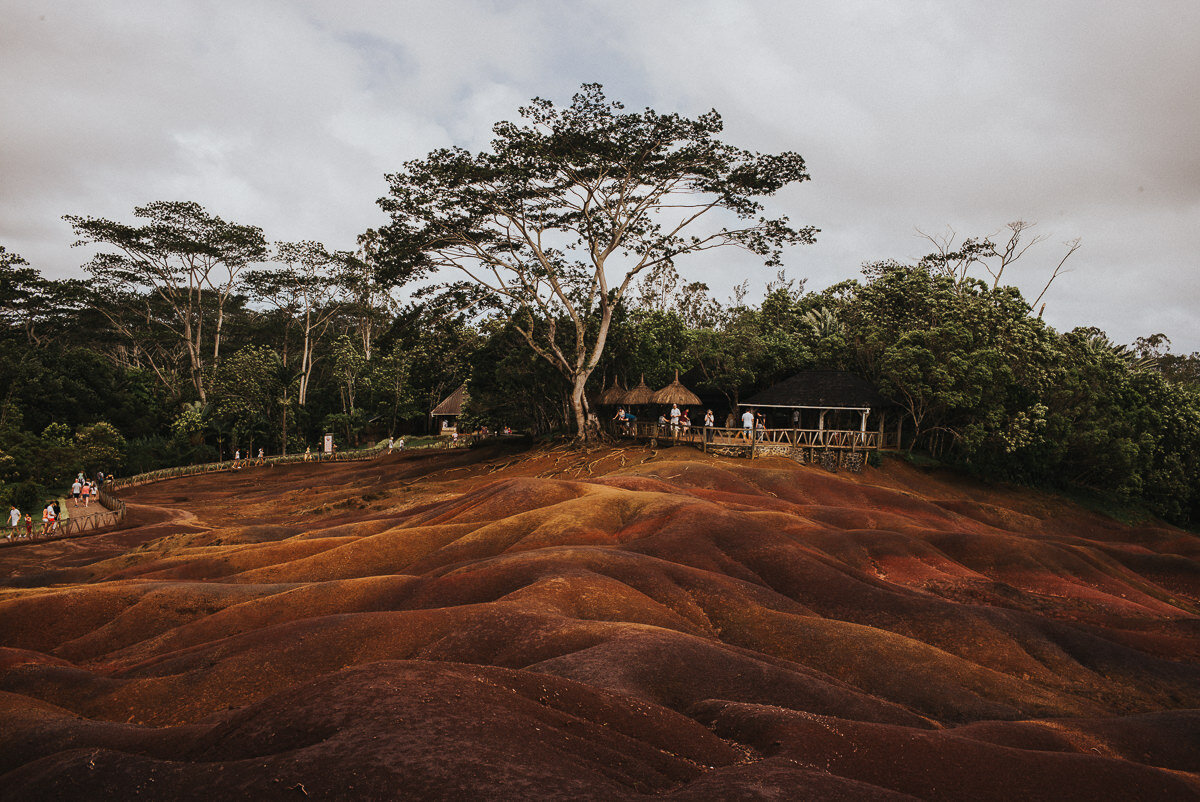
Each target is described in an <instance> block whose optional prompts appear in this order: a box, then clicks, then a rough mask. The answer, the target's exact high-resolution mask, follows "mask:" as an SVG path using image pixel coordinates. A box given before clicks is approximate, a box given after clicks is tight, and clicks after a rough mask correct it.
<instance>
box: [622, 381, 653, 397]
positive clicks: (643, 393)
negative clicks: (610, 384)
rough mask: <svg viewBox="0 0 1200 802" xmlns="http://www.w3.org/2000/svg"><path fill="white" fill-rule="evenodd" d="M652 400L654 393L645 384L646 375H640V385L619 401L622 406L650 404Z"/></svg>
mask: <svg viewBox="0 0 1200 802" xmlns="http://www.w3.org/2000/svg"><path fill="white" fill-rule="evenodd" d="M653 398H654V391H653V390H651V389H650V387H649V386H647V384H646V375H645V374H642V383H641V384H639V385H638V386H637V387H634V388H633V389H632V390H630V391H629V392H627V393H625V397H624V398H622V399H621V403H623V404H650V403H653V402H652V400H651V399H653Z"/></svg>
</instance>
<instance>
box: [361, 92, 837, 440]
mask: <svg viewBox="0 0 1200 802" xmlns="http://www.w3.org/2000/svg"><path fill="white" fill-rule="evenodd" d="M520 116H521V118H522V122H516V123H514V122H500V123H497V124H496V125H495V126H494V128H493V131H494V133H495V135H496V136H495V139H494V140H493V141H492V147H491V150H489V151H484V152H480V153H470V152H468V151H466V150H464V149H462V148H443V149H439V150H436V151H433V152H432V153H430V154H429V155H428V156H427V157H425V158H424V159H416V160H413V161H410V162H408V163H406V164H405V166H404V169H403V170H401V171H400V172H397V173H394V174H392V175H389V176H388V182H389V186H390V191H389V194H388V195H387V196H385V197H384V198H382V199H380V201H379V203H380V205H381V206H382V208H383V209H384V210H385V211H387V212H388V213H389V214H390V215H391V222H390V223H389V224H388V225H387V226H386V227H384V228H383V229H382V230H381V231H380V232H379V233H380V251H379V254H378V256H379V259H380V262H379V266H378V272H379V276H380V277H381V278H382V279H383V280H386V281H407V280H412V279H416V278H423V277H426V276H428V275H429V274H430V273H432V272H434V271H438V270H441V269H444V268H451V269H454V270H456V271H459V275H460V276H461V278H460V280H459V281H458V282H457V284H456V286H457V288H458V289H460V290H462V291H464V292H465V293H466V295H467V296H468V297H472V298H474V299H475V300H476V301H477V302H481V303H483V304H485V305H487V306H488V307H489V308H491V309H494V310H499V311H501V312H503V313H504V315H505V316H506V317H507V318H508V319H509V320H510V321H511V322H512V326H513V330H514V331H515V332H516V333H517V334H519V335H520V336H521V337H522V338H523V340H524V341H525V343H526V344H527V345H528V346H529V347H530V348H531V349H532V350H533V351H534V353H536V354H537V355H538V356H540V357H541V358H543V359H545V360H546V361H547V362H549V363H550V364H551V365H553V366H554V367H555V368H556V369H557V370H558V371H559V372H560V373H561V374H562V375H563V377H564V378H565V379H566V380H567V382H568V383H569V385H570V386H571V404H572V409H573V411H574V417H575V428H576V431H577V433H578V435H579V436H580V437H584V436H586V427H585V410H586V400H585V397H584V387H585V385H586V383H587V380H588V378H589V377H590V376H591V374H592V372H593V371H594V370H595V369H596V366H597V365H598V364H599V362H600V359H601V357H602V355H603V352H604V347H605V343H606V341H607V337H608V332H609V327H610V325H611V321H612V315H613V310H614V309H615V308H616V306H617V305H618V304H620V302H621V301H622V299H623V298H625V296H626V294H627V293H628V291H629V290H630V287H631V285H632V284H633V282H634V281H635V279H636V278H637V277H638V276H639V275H640V274H642V273H643V272H645V271H649V270H653V269H655V268H657V267H660V266H664V265H675V264H676V263H677V261H678V260H679V259H680V258H681V257H684V256H687V255H689V254H694V253H697V252H700V251H704V250H708V249H712V248H717V247H722V246H729V245H732V246H736V247H739V248H743V249H745V250H748V251H750V252H751V253H754V254H757V255H758V256H760V257H762V258H763V259H764V261H765V262H766V263H767V264H778V263H779V261H780V258H781V251H782V248H783V247H784V246H786V245H792V244H797V243H806V242H812V241H813V238H814V235H815V233H816V230H815V229H813V228H811V227H806V228H793V227H792V226H791V225H790V223H789V222H788V220H787V219H786V218H785V217H775V218H772V217H768V216H766V215H765V214H764V207H763V205H762V203H761V201H760V198H763V197H766V196H769V195H772V194H774V193H775V192H777V191H778V190H780V189H782V188H783V187H785V186H787V185H788V184H791V183H796V182H801V181H805V180H808V178H809V176H808V173H807V172H806V170H805V165H804V160H803V159H802V158H801V157H800V156H799V155H798V154H796V153H791V152H785V153H780V154H774V155H771V154H759V153H754V152H751V151H748V150H744V149H741V148H737V147H733V146H731V145H728V144H725V143H723V142H721V141H720V140H719V139H717V136H718V135H719V134H720V133H721V131H722V128H723V124H722V121H721V117H720V115H719V114H717V112H716V111H710V112H708V113H706V114H702V115H700V116H699V117H696V118H694V119H692V118H687V117H684V116H682V115H679V114H660V113H658V112H656V111H654V110H652V109H645V110H643V111H641V112H625V111H623V106H622V104H621V103H619V102H615V101H610V100H608V99H607V98H606V97H605V95H604V92H603V90H602V88H601V87H600V85H599V84H585V85H584V86H583V87H582V89H581V90H580V92H579V93H577V94H576V95H575V96H574V98H573V100H572V103H571V105H570V106H567V107H565V108H559V107H557V106H555V105H554V104H553V103H551V102H550V101H548V100H543V99H540V98H535V99H534V100H533V101H532V102H531V104H530V105H529V106H526V107H523V108H522V109H520Z"/></svg>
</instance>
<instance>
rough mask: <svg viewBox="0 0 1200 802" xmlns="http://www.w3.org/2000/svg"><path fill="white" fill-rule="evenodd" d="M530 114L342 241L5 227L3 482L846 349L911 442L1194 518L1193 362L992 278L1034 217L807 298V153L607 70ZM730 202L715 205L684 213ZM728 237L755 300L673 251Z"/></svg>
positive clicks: (40, 491)
mask: <svg viewBox="0 0 1200 802" xmlns="http://www.w3.org/2000/svg"><path fill="white" fill-rule="evenodd" d="M521 115H522V117H523V118H524V119H525V121H526V122H525V124H524V125H518V124H513V123H499V124H497V126H496V128H495V130H496V133H497V139H496V140H495V141H494V142H493V147H492V150H491V151H487V152H484V153H481V154H475V155H472V154H468V153H466V152H465V151H462V150H459V149H448V150H442V151H435V152H434V153H431V154H430V156H429V157H428V158H427V159H424V160H415V161H413V162H410V163H408V164H407V165H406V166H405V168H404V170H402V171H401V172H399V173H397V174H395V175H392V176H388V178H389V182H390V185H391V191H390V194H389V196H388V197H387V198H384V199H382V200H381V201H380V204H381V206H382V207H383V208H384V210H385V211H387V212H388V214H389V215H390V216H391V222H390V223H389V224H388V225H386V226H384V227H383V228H381V229H380V230H378V231H375V230H371V231H367V232H366V233H364V234H363V235H361V236H360V237H359V239H358V242H357V244H356V248H355V249H354V250H353V251H349V250H347V251H335V250H328V249H327V248H326V247H325V246H324V245H322V244H321V243H317V242H279V243H274V244H271V243H268V241H267V239H266V237H265V235H264V233H263V231H262V230H261V229H260V228H258V227H256V226H254V225H248V224H240V223H232V222H228V221H225V220H223V219H221V218H220V217H218V216H216V215H215V214H212V213H211V212H209V211H207V210H205V209H203V208H202V207H200V206H199V205H198V204H195V203H190V202H156V203H150V204H148V205H146V206H143V207H138V208H137V209H135V210H134V214H133V218H135V220H136V222H121V221H113V220H107V219H103V218H92V217H81V216H73V215H68V216H67V217H65V218H64V219H66V220H67V222H68V223H69V224H70V225H71V227H72V228H73V230H74V233H75V235H76V237H77V239H78V244H80V245H84V246H89V247H90V250H91V251H92V252H94V253H95V255H94V256H92V257H91V259H90V261H89V262H88V263H87V264H85V265H84V266H83V270H82V271H81V273H80V277H79V278H73V279H64V280H51V279H48V278H46V277H44V276H43V275H42V274H41V272H40V271H39V270H38V269H37V267H36V266H31V265H29V264H27V263H26V262H25V260H24V259H22V258H21V257H20V256H19V255H18V254H15V253H11V252H9V251H7V250H5V249H4V247H3V246H0V378H2V379H3V381H2V383H0V504H3V503H9V502H13V503H17V504H18V505H20V506H22V508H25V507H34V506H36V505H37V504H38V502H39V500H41V499H42V498H44V497H45V493H46V492H48V491H50V490H54V489H57V488H61V487H62V486H63V485H64V483H65V482H66V481H67V480H68V479H69V477H72V476H74V475H75V473H76V471H78V470H85V471H87V472H89V473H92V472H95V471H96V470H104V471H106V472H109V473H112V472H117V473H134V472H140V471H144V470H149V469H153V468H158V467H164V466H171V465H180V464H187V463H193V462H204V461H212V460H216V459H219V458H228V457H229V456H230V455H231V454H232V453H233V452H234V451H235V450H241V451H242V452H243V453H244V454H250V453H253V452H255V451H257V450H258V449H260V448H261V449H264V450H266V451H267V452H268V453H271V454H278V453H295V452H297V451H303V450H304V449H305V447H306V446H313V445H316V443H317V440H318V438H319V436H320V435H321V434H322V433H324V432H333V433H334V434H335V436H336V438H337V440H338V442H339V444H340V445H341V446H342V447H348V446H354V445H359V444H362V443H364V442H366V441H369V440H373V439H376V438H381V437H386V436H389V435H398V434H407V433H421V432H426V431H429V426H430V418H429V413H430V411H431V410H432V409H433V407H434V406H436V404H437V403H438V402H439V401H440V400H441V399H442V398H444V397H445V396H447V395H448V394H449V393H451V392H452V391H453V390H454V389H455V388H457V387H458V386H459V385H460V384H461V383H462V382H464V381H468V382H469V389H470V403H469V407H468V410H467V415H466V416H465V418H466V423H467V424H468V425H471V426H475V425H487V426H491V427H493V428H499V427H502V426H510V427H513V428H514V429H517V430H523V431H529V432H533V433H539V434H542V433H552V432H561V433H564V434H571V433H573V434H574V435H575V436H580V435H582V433H583V428H584V427H582V426H581V423H582V421H583V420H584V419H585V418H584V416H585V414H586V413H587V412H588V411H589V407H590V406H591V401H590V399H594V397H595V396H596V395H597V394H598V393H599V392H600V390H601V389H602V388H603V387H605V386H608V384H610V383H611V382H612V381H613V380H614V379H617V380H620V381H622V382H624V384H625V386H626V387H629V386H632V385H633V384H635V383H636V382H637V381H638V380H639V378H640V377H642V376H644V377H645V379H646V382H647V383H648V384H650V385H651V386H653V387H661V386H663V385H665V384H667V383H668V382H669V381H670V380H671V379H672V377H673V375H674V374H675V372H676V371H679V373H680V374H681V375H682V376H683V377H684V381H685V383H686V384H687V385H688V386H689V387H691V388H692V389H694V390H696V391H697V392H698V393H700V394H701V396H702V397H704V398H705V400H706V401H707V402H708V403H710V404H712V405H713V406H714V407H717V408H718V415H719V417H722V418H723V416H724V412H725V411H726V410H727V409H732V408H735V407H736V405H737V403H738V401H739V399H741V398H746V397H748V396H749V394H751V393H753V392H755V391H757V390H760V389H762V388H764V387H767V386H769V385H770V384H772V383H774V382H776V381H778V380H780V379H783V378H786V377H787V376H789V375H792V374H793V373H796V372H797V371H801V370H807V369H839V370H848V371H853V372H855V373H857V374H859V375H861V376H863V377H865V378H867V379H868V380H870V381H871V382H873V383H874V384H875V385H876V386H877V387H878V388H879V390H880V392H881V393H882V394H883V395H884V396H885V397H886V398H888V399H890V400H891V401H893V402H894V403H895V404H896V405H897V407H899V409H900V410H902V412H903V414H904V415H905V417H906V425H905V432H906V437H905V442H904V446H905V448H906V449H907V450H909V451H912V452H917V453H923V454H926V455H928V456H931V457H933V458H935V459H937V460H939V461H941V462H942V463H946V464H951V465H957V466H961V467H963V468H964V469H967V470H971V471H975V472H978V473H980V474H981V475H986V476H989V477H994V478H999V479H1003V480H1007V481H1017V482H1024V483H1029V484H1033V485H1038V486H1048V487H1058V488H1081V489H1085V490H1088V491H1092V492H1095V493H1098V494H1102V495H1103V496H1105V497H1108V498H1113V499H1117V500H1119V501H1122V502H1135V503H1138V504H1141V505H1143V506H1144V507H1145V508H1147V509H1149V510H1151V511H1153V512H1155V513H1157V514H1159V515H1162V516H1164V517H1166V518H1168V519H1170V520H1173V521H1176V522H1180V523H1189V522H1193V523H1194V522H1195V521H1196V520H1198V519H1200V355H1198V354H1191V355H1187V356H1181V355H1175V354H1172V353H1170V350H1169V346H1170V342H1169V340H1168V339H1167V338H1166V337H1165V336H1164V335H1162V334H1153V335H1150V336H1147V337H1144V338H1140V339H1138V340H1137V341H1136V342H1135V343H1132V344H1128V345H1125V344H1116V343H1113V342H1110V341H1109V339H1108V338H1107V337H1106V336H1105V334H1104V333H1103V332H1101V331H1099V330H1097V329H1094V328H1077V329H1074V330H1072V331H1069V332H1065V333H1060V332H1057V331H1055V330H1054V329H1052V328H1051V327H1050V326H1048V325H1047V324H1046V323H1044V322H1043V320H1042V319H1041V314H1040V309H1035V307H1037V305H1038V303H1039V302H1040V301H1041V298H1040V297H1039V298H1038V299H1036V300H1035V301H1034V303H1032V304H1031V303H1029V302H1028V301H1027V300H1026V299H1024V298H1023V297H1022V295H1021V293H1020V292H1019V291H1018V290H1017V289H1016V288H1015V287H1013V286H1009V285H1007V284H1005V283H1004V281H1003V278H1004V271H1005V269H1006V268H1007V267H1008V266H1009V265H1011V263H1012V262H1014V261H1016V259H1017V258H1019V256H1020V255H1021V254H1023V253H1024V252H1025V251H1026V250H1027V249H1028V248H1029V247H1030V246H1031V245H1033V244H1036V242H1037V240H1038V238H1037V237H1034V238H1032V239H1030V238H1029V233H1030V232H1029V228H1030V225H1029V224H1027V223H1022V222H1017V223H1010V224H1009V225H1008V227H1007V234H1006V235H1005V237H1002V238H1000V239H998V240H997V241H993V240H992V239H989V238H987V237H981V238H972V239H966V240H963V241H962V242H960V243H958V244H955V243H954V242H953V240H951V239H939V238H931V239H932V240H933V243H934V245H935V246H937V247H936V248H935V249H934V252H933V253H931V254H930V255H929V256H927V257H926V258H924V259H922V260H919V261H918V262H916V263H910V264H902V263H899V262H894V261H886V262H877V263H871V264H867V265H864V266H863V267H862V270H861V274H860V275H859V276H858V277H857V278H855V279H851V280H847V281H844V282H841V283H839V284H835V285H833V286H831V287H828V288H826V289H824V290H820V291H810V290H809V289H808V288H807V287H806V284H805V281H804V280H803V279H798V278H789V277H788V275H787V274H786V272H784V271H783V270H782V269H779V268H781V266H782V249H783V246H790V245H803V244H805V243H808V242H812V241H813V239H814V236H815V234H816V231H815V229H812V228H804V227H800V228H796V227H793V226H791V224H790V223H788V222H787V220H786V218H777V219H772V218H769V217H767V216H765V215H764V214H763V207H762V206H761V204H760V202H759V200H758V199H759V198H761V197H766V196H769V195H771V194H774V193H775V192H776V191H777V190H779V189H780V188H782V187H784V186H786V185H788V184H792V183H799V182H802V181H805V180H807V178H808V176H807V174H806V172H805V170H804V164H803V160H802V159H800V157H799V156H797V155H796V154H792V153H784V154H777V155H774V156H771V155H767V156H764V155H761V154H756V153H750V152H748V151H743V150H739V149H736V148H731V147H729V146H727V145H725V144H724V143H721V142H720V141H719V140H717V139H716V135H717V134H718V133H719V132H720V131H721V122H720V118H719V116H717V115H716V113H715V112H711V113H709V114H706V115H702V116H701V117H699V118H697V119H695V120H687V119H685V118H681V117H678V116H677V115H658V114H656V113H655V112H653V111H651V110H649V109H647V110H645V111H644V112H639V113H625V112H623V111H621V106H620V104H616V103H610V102H608V101H607V100H605V98H604V97H603V94H602V93H601V92H600V88H599V87H598V86H595V85H586V86H585V87H584V88H583V91H581V93H580V94H579V95H577V96H576V98H575V102H574V103H573V104H572V106H570V107H569V108H567V109H561V110H560V109H556V108H555V107H553V105H552V104H549V103H547V102H545V101H534V103H533V105H532V106H530V107H529V108H526V109H522V110H521ZM680 209H682V210H684V211H683V212H682V215H683V216H682V222H680V223H678V224H669V223H664V222H663V219H664V218H663V214H661V213H669V212H672V211H678V210H680ZM713 210H716V211H717V212H719V213H720V214H723V215H724V217H720V216H716V217H715V218H714V219H716V220H718V221H719V222H718V223H717V224H716V225H714V226H713V227H710V228H709V229H707V230H704V231H696V230H695V229H689V228H688V226H692V225H693V224H694V223H695V222H696V221H697V220H698V219H700V218H701V217H702V216H703V215H705V214H707V213H709V212H711V211H713ZM514 232H515V233H514ZM548 243H553V244H548ZM724 245H729V246H733V247H737V248H741V249H742V250H745V251H749V252H751V253H753V254H756V255H758V256H760V257H762V259H763V261H764V262H765V264H767V265H769V266H771V268H773V269H778V273H777V275H776V277H775V278H774V279H773V280H771V281H770V282H768V283H766V286H765V288H763V289H764V291H763V292H762V294H761V300H757V299H758V298H759V293H758V292H757V289H758V288H754V289H755V292H753V293H752V292H751V289H752V288H751V286H750V285H749V283H744V284H742V285H739V286H738V287H736V288H735V291H734V294H733V297H731V298H729V299H727V300H724V301H722V300H719V299H717V298H714V297H713V296H712V294H711V293H710V291H709V288H708V287H707V286H706V285H705V284H703V283H699V282H692V281H688V280H687V279H686V277H681V275H680V273H679V272H677V270H678V269H680V268H682V269H683V270H684V272H685V274H686V270H687V267H686V265H687V257H688V255H689V254H690V253H692V252H694V251H701V250H707V249H709V248H712V247H717V246H724ZM1074 247H1076V246H1074V245H1072V246H1069V249H1068V251H1067V254H1066V256H1064V257H1063V260H1064V261H1065V259H1066V257H1067V256H1070V254H1071V252H1072V251H1073V250H1074ZM619 257H623V258H624V259H625V260H626V261H625V262H624V263H623V264H622V265H618V264H617V260H618V258H619ZM606 260H608V262H607V264H606ZM1061 264H1062V263H1061V262H1060V264H1059V267H1060V268H1061ZM455 268H459V269H461V272H460V273H459V274H458V277H457V278H454V279H447V278H446V271H451V272H453V270H454V269H455ZM473 271H474V272H473ZM1056 274H1057V271H1055V273H1054V274H1052V275H1051V276H1050V277H1049V281H1050V282H1052V281H1053V280H1054V277H1055V275H1056ZM464 275H465V276H466V278H465V279H464V278H463V276H464ZM614 275H615V276H617V277H619V278H620V282H619V283H614V284H612V285H610V284H608V283H607V282H608V281H609V280H610V278H611V277H612V276H614ZM489 276H495V281H490V280H489ZM1047 286H1048V285H1047ZM752 294H753V295H754V297H755V298H756V300H753V301H751V300H749V299H750V297H751V295H752ZM1043 295H1044V292H1043Z"/></svg>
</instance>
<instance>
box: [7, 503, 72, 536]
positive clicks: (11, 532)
mask: <svg viewBox="0 0 1200 802" xmlns="http://www.w3.org/2000/svg"><path fill="white" fill-rule="evenodd" d="M60 516H61V510H60V508H59V506H58V502H57V501H48V502H46V507H45V508H44V509H43V510H42V531H41V536H42V537H50V536H51V535H55V534H58V519H59V517H60ZM5 535H6V537H7V539H8V540H9V541H12V540H33V539H34V537H35V535H34V531H33V516H32V515H30V514H29V513H25V514H24V515H22V514H21V511H20V510H19V509H17V506H16V505H15V504H13V505H12V506H11V508H10V509H9V511H8V532H6V533H5Z"/></svg>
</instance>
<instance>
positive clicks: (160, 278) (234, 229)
mask: <svg viewBox="0 0 1200 802" xmlns="http://www.w3.org/2000/svg"><path fill="white" fill-rule="evenodd" d="M133 211H134V216H135V217H138V218H141V219H143V220H145V221H146V222H145V224H144V225H128V224H126V223H119V222H115V221H113V220H106V219H103V218H97V217H80V216H77V215H65V216H64V217H63V219H64V220H66V221H67V222H69V223H70V224H71V227H72V228H73V229H74V231H75V235H76V236H77V237H79V241H78V242H76V243H75V244H76V245H107V246H111V247H113V248H115V249H116V250H117V252H116V253H99V254H97V255H96V256H95V257H94V258H93V259H92V261H91V262H90V263H89V264H88V265H87V269H88V271H89V272H91V273H92V275H93V276H95V277H96V280H97V282H99V283H100V284H101V285H102V286H103V287H104V288H106V289H108V290H110V291H112V292H115V293H118V294H121V295H122V296H123V297H126V298H138V297H142V298H148V297H149V296H154V297H156V298H158V299H159V300H161V301H162V302H163V303H164V304H165V305H166V306H167V307H168V308H169V309H170V312H171V317H170V319H163V318H158V320H159V322H161V323H162V324H163V325H166V326H168V328H169V329H170V330H171V332H172V333H173V334H174V336H175V337H177V338H178V339H179V340H180V341H181V342H182V343H183V345H184V347H185V348H186V349H187V355H188V361H189V365H190V368H191V377H192V385H193V387H194V388H195V390H196V394H197V396H199V398H200V400H201V401H205V400H206V399H207V388H206V379H205V364H206V354H207V352H208V347H207V342H208V341H206V339H205V337H204V327H205V322H206V320H209V319H211V320H212V322H213V332H212V334H211V337H210V340H211V345H212V361H213V362H216V361H217V360H218V359H219V358H220V354H221V329H222V326H223V324H224V317H225V305H226V303H227V302H228V300H229V297H230V295H231V294H232V292H233V290H234V287H235V285H236V280H237V275H238V273H239V272H240V271H241V270H242V268H244V267H245V266H246V265H248V264H251V263H253V262H259V261H262V260H263V259H264V258H265V257H266V240H265V239H264V238H263V233H262V229H260V228H258V227H257V226H249V225H239V224H237V223H228V222H226V221H224V220H222V219H221V218H220V217H217V216H216V215H213V214H210V213H208V212H206V211H205V210H204V208H203V207H201V206H200V204H198V203H195V202H192V201H157V202H155V203H150V204H147V205H145V206H138V207H136V208H135V209H134V210H133ZM147 303H148V301H147ZM101 311H105V310H104V308H103V307H101ZM109 314H112V313H109Z"/></svg>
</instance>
